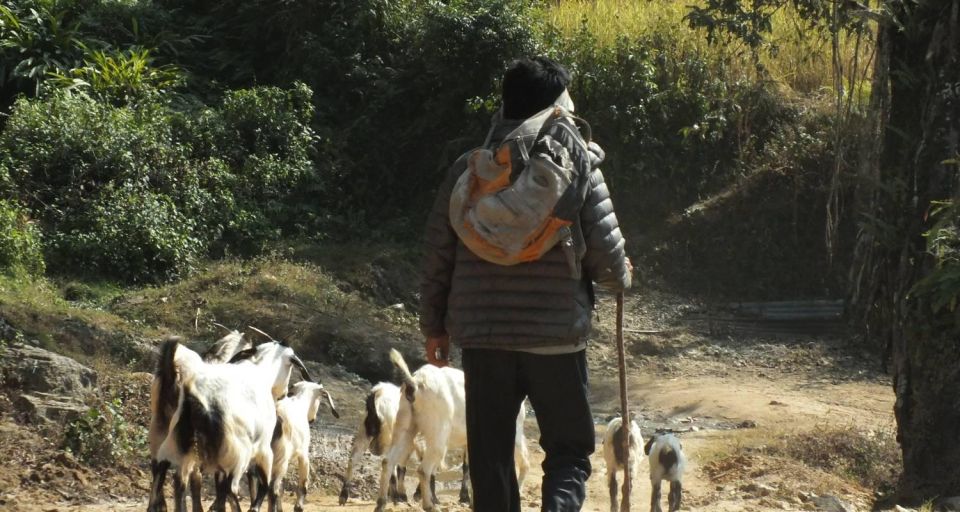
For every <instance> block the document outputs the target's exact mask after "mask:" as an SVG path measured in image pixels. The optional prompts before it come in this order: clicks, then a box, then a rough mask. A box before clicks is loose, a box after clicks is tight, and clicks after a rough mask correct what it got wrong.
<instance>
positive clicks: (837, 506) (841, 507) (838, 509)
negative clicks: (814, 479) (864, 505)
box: [810, 496, 856, 512]
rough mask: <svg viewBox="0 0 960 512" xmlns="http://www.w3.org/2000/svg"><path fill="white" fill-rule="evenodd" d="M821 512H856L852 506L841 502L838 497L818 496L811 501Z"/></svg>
mask: <svg viewBox="0 0 960 512" xmlns="http://www.w3.org/2000/svg"><path fill="white" fill-rule="evenodd" d="M810 502H811V503H813V504H814V505H815V506H816V507H817V508H816V510H819V511H821V512H856V509H854V508H853V507H852V506H850V505H848V504H846V503H844V502H842V501H840V498H837V497H836V496H817V497H816V498H813V499H811V500H810Z"/></svg>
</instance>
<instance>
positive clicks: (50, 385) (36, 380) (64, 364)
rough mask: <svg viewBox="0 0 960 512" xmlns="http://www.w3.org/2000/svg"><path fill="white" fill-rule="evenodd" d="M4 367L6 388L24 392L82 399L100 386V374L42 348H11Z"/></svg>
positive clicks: (1, 372)
mask: <svg viewBox="0 0 960 512" xmlns="http://www.w3.org/2000/svg"><path fill="white" fill-rule="evenodd" d="M0 364H2V366H0V374H2V376H3V379H2V380H3V382H4V385H5V386H7V387H13V388H17V389H19V390H20V391H21V392H23V393H34V392H41V393H55V394H58V395H66V396H71V397H77V398H79V397H83V396H85V395H86V394H87V393H89V392H90V391H92V390H93V388H94V387H96V385H97V372H95V371H93V370H91V369H90V368H87V367H86V366H84V365H82V364H80V363H78V362H77V361H75V360H73V359H70V358H69V357H66V356H62V355H60V354H56V353H53V352H50V351H49V350H44V349H42V348H38V347H31V346H28V345H14V346H11V347H9V348H8V349H7V351H6V353H5V354H4V357H3V359H2V361H0Z"/></svg>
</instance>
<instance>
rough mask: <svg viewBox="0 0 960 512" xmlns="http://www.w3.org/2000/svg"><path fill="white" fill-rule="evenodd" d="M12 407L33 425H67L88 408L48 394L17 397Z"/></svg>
mask: <svg viewBox="0 0 960 512" xmlns="http://www.w3.org/2000/svg"><path fill="white" fill-rule="evenodd" d="M14 407H16V408H17V410H19V411H21V412H23V413H25V414H26V415H27V417H28V418H29V419H30V421H31V422H33V423H44V422H48V423H59V424H61V425H67V424H69V423H72V422H74V421H76V420H78V419H79V418H80V416H82V415H84V414H86V412H87V410H88V409H89V407H87V406H86V405H84V404H83V403H82V402H80V401H78V400H77V399H75V398H72V397H67V396H61V395H53V394H50V393H39V392H37V393H32V394H30V393H25V394H22V395H20V396H19V397H17V399H16V400H15V401H14Z"/></svg>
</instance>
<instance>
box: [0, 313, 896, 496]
mask: <svg viewBox="0 0 960 512" xmlns="http://www.w3.org/2000/svg"><path fill="white" fill-rule="evenodd" d="M607 307H608V308H609V305H607ZM644 307H645V306H644V305H643V304H634V305H633V306H632V309H631V310H630V311H628V324H629V322H632V323H633V324H634V325H644V326H649V325H650V324H651V322H653V323H655V320H656V319H652V316H651V315H649V314H648V312H646V310H645V309H644ZM607 312H609V311H608V310H603V311H601V316H602V317H606V318H608V319H610V318H612V315H610V314H605V313H607ZM661 321H663V320H662V319H661ZM667 321H669V319H668V320H667ZM667 321H664V322H667ZM610 334H611V333H610V326H608V325H606V324H603V323H601V324H600V326H599V333H598V338H600V339H603V338H604V337H605V336H610ZM611 338H612V336H611ZM607 339H610V338H607ZM628 343H629V344H631V346H634V347H637V346H653V347H654V349H655V350H654V352H656V350H660V353H653V354H644V353H641V352H638V351H637V350H634V351H633V355H631V357H630V361H629V372H630V378H629V388H630V397H631V403H632V404H633V407H634V411H635V412H636V413H639V414H640V419H641V420H642V430H643V432H644V436H648V435H649V434H650V433H652V432H653V431H655V430H657V429H669V430H672V431H675V432H677V433H678V434H679V436H680V437H681V440H682V442H683V445H684V448H685V450H686V451H687V453H688V457H689V459H690V461H691V464H690V467H689V469H688V478H687V480H686V482H685V489H684V490H685V494H684V507H683V510H687V511H703V512H706V511H710V512H734V511H737V512H743V511H766V510H812V509H813V508H811V504H810V503H809V502H808V499H809V498H810V497H811V496H819V495H825V494H829V495H834V496H837V497H838V498H840V499H842V500H843V501H844V502H846V503H849V504H851V505H853V506H854V507H856V509H857V510H866V509H867V508H868V506H869V502H870V500H871V498H872V496H871V495H872V490H871V489H866V488H863V487H861V486H859V485H857V484H856V483H855V482H854V481H852V480H851V479H850V478H848V477H846V476H845V475H834V474H830V472H829V471H822V470H818V469H816V468H809V467H807V466H804V465H802V464H800V463H798V462H795V461H792V460H791V459H786V458H784V457H782V453H781V451H778V450H779V448H777V447H778V446H779V444H780V443H783V442H785V440H789V439H790V438H791V436H794V435H796V434H801V433H809V432H811V431H813V432H816V431H818V430H823V431H830V430H831V429H845V428H856V429H859V430H863V431H870V432H872V431H876V432H889V431H890V430H891V429H892V428H893V417H892V406H893V394H892V391H891V388H890V385H889V382H888V380H887V378H886V377H885V376H884V375H882V374H880V373H879V372H878V371H877V369H876V365H875V363H874V362H872V361H870V360H869V359H868V358H867V356H865V355H864V354H861V353H859V352H858V351H857V350H854V349H850V348H849V344H848V343H845V342H842V341H839V340H812V339H789V338H788V339H775V340H771V339H767V340H760V339H737V338H736V337H735V336H727V337H724V338H722V339H721V338H716V337H710V336H706V335H703V334H702V333H699V334H698V333H692V332H689V331H687V330H684V329H679V328H671V329H665V330H664V331H663V332H661V333H656V334H654V335H651V336H648V335H633V336H631V337H629V338H628ZM589 360H590V370H591V376H592V379H593V380H592V403H593V407H594V415H595V417H596V419H597V424H598V426H597V433H598V443H599V440H600V439H601V438H602V437H601V435H602V429H603V425H604V424H605V422H606V419H607V418H609V417H610V416H611V415H613V414H615V413H616V411H617V408H618V403H619V398H618V394H617V376H616V365H615V355H614V351H613V348H612V346H611V344H609V343H602V342H594V343H593V344H592V345H591V347H590V349H589ZM354 398H355V400H353V401H354V402H357V403H355V404H352V405H351V401H350V400H349V398H347V397H344V398H341V400H340V402H341V408H346V409H348V411H349V409H350V408H351V407H354V408H355V409H356V410H355V411H352V414H348V415H347V416H348V418H352V419H348V420H347V421H348V423H346V424H343V425H342V426H340V427H339V428H327V429H324V428H321V429H320V430H318V431H317V432H316V433H315V436H316V437H317V438H318V441H317V443H316V446H315V449H314V452H313V453H314V455H315V457H316V460H315V461H314V468H315V471H316V472H317V474H318V475H317V476H318V478H317V481H316V483H315V485H313V486H312V489H311V491H310V494H309V496H308V506H307V508H306V510H307V512H334V511H336V512H348V511H361V510H363V511H370V510H372V509H373V501H372V500H370V499H369V498H370V497H371V496H372V494H373V491H374V489H373V486H372V484H373V482H374V473H375V471H376V470H377V468H376V463H375V462H376V461H375V460H374V459H373V457H371V456H370V455H367V456H366V458H365V460H364V467H363V468H361V471H360V481H359V482H358V485H359V488H358V492H359V493H360V494H361V495H363V496H366V497H367V499H360V498H354V499H352V500H351V501H350V503H348V504H347V505H346V506H339V505H338V504H337V497H336V491H337V489H336V485H337V481H338V480H337V477H338V474H339V472H340V471H341V470H342V469H341V468H342V467H343V465H344V460H345V459H344V457H345V455H346V452H347V450H348V449H349V439H350V437H349V434H348V432H349V430H348V429H349V428H350V427H351V425H350V423H349V422H350V421H355V418H356V417H357V415H358V414H359V411H360V410H361V409H362V398H360V397H354ZM526 432H527V436H528V439H529V440H530V441H531V443H530V444H531V448H532V453H533V458H534V460H533V468H532V469H531V473H530V475H529V476H528V478H527V481H526V483H525V485H524V487H523V492H522V496H523V497H522V502H523V505H524V510H530V511H535V510H539V485H538V484H539V480H540V477H541V476H542V473H541V471H540V468H539V462H540V461H541V460H542V457H543V454H542V451H541V450H540V449H539V446H538V444H537V443H536V439H537V426H536V419H535V417H533V416H532V415H531V417H529V418H528V420H527V423H526ZM593 463H594V473H593V475H592V476H591V478H590V481H589V486H588V500H587V504H586V507H585V508H584V510H585V511H588V512H600V511H607V510H609V501H608V500H609V498H608V496H607V487H606V484H605V477H604V472H605V471H604V467H603V460H602V456H601V454H600V447H599V444H598V447H597V453H595V455H594V457H593ZM645 464H646V463H645V461H644V465H643V466H642V470H641V472H640V475H638V477H637V479H636V483H635V485H634V494H633V507H632V508H633V510H643V511H646V510H649V493H650V484H649V481H648V480H647V478H646V476H647V470H646V466H645ZM411 473H414V472H411ZM448 474H451V476H452V472H448ZM291 476H292V474H291ZM413 484H414V481H413V479H410V480H409V482H408V485H410V486H412V485H413ZM441 486H442V488H443V490H442V491H441V501H442V502H443V503H442V506H441V507H440V510H443V511H465V510H468V509H467V508H465V507H463V506H460V505H458V504H456V503H455V502H456V492H455V488H456V486H457V483H456V482H453V481H451V482H447V483H446V484H441ZM145 488H146V486H145V483H144V485H143V489H145ZM137 494H138V492H137V491H136V490H134V491H133V492H132V493H131V494H128V495H129V496H137ZM0 495H2V491H0ZM140 495H141V496H142V498H136V499H134V498H133V497H131V498H129V499H126V498H123V497H122V496H121V497H120V498H107V499H103V500H99V502H96V503H87V504H76V503H70V502H64V503H56V502H52V503H30V502H29V500H30V499H31V498H30V497H29V496H22V497H18V496H12V497H11V496H9V495H8V496H7V499H5V503H6V505H0V509H2V508H4V507H6V508H7V509H8V510H24V511H30V512H36V511H45V512H46V511H54V510H57V511H60V510H63V511H67V510H71V511H72V510H85V511H87V510H88V511H98V512H99V511H114V510H117V511H120V510H144V509H145V503H146V493H145V492H142V493H140ZM665 499H666V497H665V496H664V500H665ZM293 502H294V497H293V494H292V492H290V491H288V492H287V494H286V495H285V506H286V507H288V509H292V507H293ZM388 510H391V511H401V510H402V511H406V510H419V507H418V506H410V505H405V504H401V505H399V506H391V507H388Z"/></svg>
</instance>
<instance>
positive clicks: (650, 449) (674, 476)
mask: <svg viewBox="0 0 960 512" xmlns="http://www.w3.org/2000/svg"><path fill="white" fill-rule="evenodd" d="M643 451H644V453H646V454H647V458H648V459H649V460H650V485H651V487H652V490H651V492H650V494H651V496H650V511H651V512H662V510H663V509H661V508H660V483H661V482H662V481H663V480H666V481H668V482H670V494H669V495H668V497H667V502H668V504H669V507H670V508H669V512H676V511H677V510H680V498H681V494H682V492H683V491H682V488H683V473H684V471H685V470H686V467H687V457H686V455H684V453H683V446H682V445H681V444H680V440H679V439H677V438H676V437H674V435H673V434H654V436H653V437H651V438H650V440H649V441H647V444H646V445H645V446H644V447H643Z"/></svg>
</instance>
